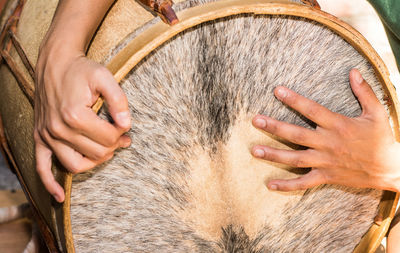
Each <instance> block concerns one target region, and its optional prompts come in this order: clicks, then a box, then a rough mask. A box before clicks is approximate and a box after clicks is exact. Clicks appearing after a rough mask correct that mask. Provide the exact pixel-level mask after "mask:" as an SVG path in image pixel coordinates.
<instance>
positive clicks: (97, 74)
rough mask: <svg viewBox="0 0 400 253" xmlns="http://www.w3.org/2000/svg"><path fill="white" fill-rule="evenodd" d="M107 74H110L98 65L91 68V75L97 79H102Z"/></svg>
mask: <svg viewBox="0 0 400 253" xmlns="http://www.w3.org/2000/svg"><path fill="white" fill-rule="evenodd" d="M108 75H110V72H109V71H108V70H107V69H106V68H104V67H102V66H99V67H97V68H95V69H94V70H93V77H94V78H95V79H96V80H97V81H101V80H103V79H104V77H107V76H108Z"/></svg>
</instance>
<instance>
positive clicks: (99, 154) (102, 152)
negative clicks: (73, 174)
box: [93, 148, 113, 160]
mask: <svg viewBox="0 0 400 253" xmlns="http://www.w3.org/2000/svg"><path fill="white" fill-rule="evenodd" d="M110 153H113V150H109V149H103V148H102V149H98V150H96V152H95V153H94V157H93V158H94V159H95V160H104V159H105V158H106V157H108V155H109V154H110Z"/></svg>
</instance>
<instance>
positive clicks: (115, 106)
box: [96, 70, 131, 131]
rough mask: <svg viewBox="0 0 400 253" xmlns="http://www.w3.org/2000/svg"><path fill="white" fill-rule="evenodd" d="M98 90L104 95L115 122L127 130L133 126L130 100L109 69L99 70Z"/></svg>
mask: <svg viewBox="0 0 400 253" xmlns="http://www.w3.org/2000/svg"><path fill="white" fill-rule="evenodd" d="M96 91H97V92H99V93H100V94H102V95H103V97H104V99H105V101H106V102H107V105H108V109H109V111H110V114H111V117H112V118H113V120H114V121H115V123H116V124H117V125H118V126H119V127H121V128H122V129H124V130H125V131H127V130H128V129H129V128H130V127H131V118H130V113H129V108H128V100H127V98H126V96H125V94H124V92H123V91H122V89H121V87H120V86H119V85H118V83H117V82H116V81H115V79H114V77H113V76H112V74H111V73H110V72H109V71H108V70H105V71H101V72H99V74H98V76H97V83H96Z"/></svg>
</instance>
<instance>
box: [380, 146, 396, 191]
mask: <svg viewBox="0 0 400 253" xmlns="http://www.w3.org/2000/svg"><path fill="white" fill-rule="evenodd" d="M385 157H386V159H385V163H383V164H384V165H383V166H385V167H386V168H384V170H385V171H387V173H386V176H385V180H383V181H384V185H383V187H382V188H384V189H387V190H390V191H394V192H400V143H398V142H395V143H393V144H392V145H391V146H390V147H389V148H388V149H387V150H386V156H385Z"/></svg>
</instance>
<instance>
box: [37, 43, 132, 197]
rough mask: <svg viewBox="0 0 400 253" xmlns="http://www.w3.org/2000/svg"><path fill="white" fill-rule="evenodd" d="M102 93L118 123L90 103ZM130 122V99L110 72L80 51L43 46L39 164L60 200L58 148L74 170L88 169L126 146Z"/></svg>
mask: <svg viewBox="0 0 400 253" xmlns="http://www.w3.org/2000/svg"><path fill="white" fill-rule="evenodd" d="M100 95H101V96H103V97H104V99H105V101H106V103H107V105H108V109H109V112H110V115H111V117H112V118H113V120H114V122H115V123H113V124H112V123H109V122H108V121H106V120H103V119H101V118H100V117H99V116H97V114H96V113H95V112H94V111H93V110H92V109H91V107H92V105H93V104H94V103H95V102H96V100H97V99H98V97H99V96H100ZM130 127H131V119H130V114H129V109H128V101H127V98H126V96H125V94H124V93H123V91H122V89H121V87H120V86H119V85H118V83H117V82H116V81H115V79H114V77H113V76H112V74H111V73H110V72H109V71H108V70H107V69H106V68H105V67H104V66H102V65H100V64H98V63H95V62H94V61H91V60H89V59H88V58H86V57H85V55H84V54H83V53H82V52H79V51H78V52H65V51H63V49H57V50H47V49H46V48H44V49H43V48H42V50H41V52H40V54H39V59H38V63H37V66H36V87H35V129H34V140H35V150H36V151H35V152H36V154H35V156H36V170H37V172H38V173H39V176H40V178H41V180H42V182H43V184H44V186H45V187H46V189H47V190H48V191H49V192H50V194H52V195H53V196H54V198H55V199H56V200H57V201H58V202H63V201H64V199H65V194H64V190H63V188H62V187H61V186H60V185H59V184H58V183H57V181H56V180H55V178H54V175H53V174H52V172H51V164H52V160H51V159H52V155H53V154H54V155H55V156H56V157H57V158H58V160H59V161H60V162H61V163H62V164H63V166H64V167H65V168H66V169H67V170H68V171H70V172H72V173H79V172H83V171H86V170H89V169H91V168H93V167H95V166H96V165H98V164H100V163H103V162H105V161H107V160H109V159H110V158H111V157H112V156H113V154H114V151H115V150H116V149H117V148H120V147H128V146H129V145H130V138H129V137H128V136H126V135H124V133H125V132H127V131H128V130H129V129H130Z"/></svg>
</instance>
